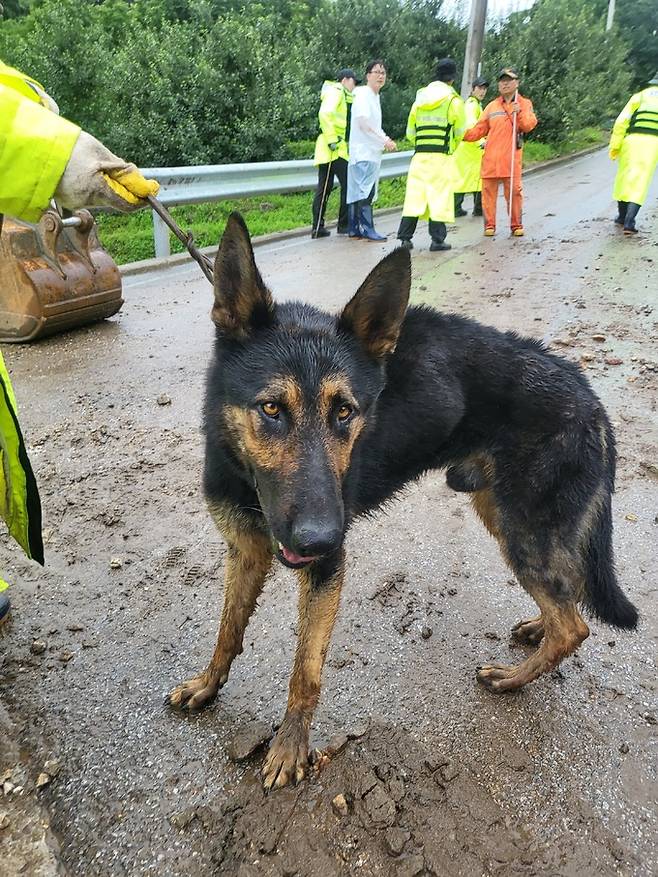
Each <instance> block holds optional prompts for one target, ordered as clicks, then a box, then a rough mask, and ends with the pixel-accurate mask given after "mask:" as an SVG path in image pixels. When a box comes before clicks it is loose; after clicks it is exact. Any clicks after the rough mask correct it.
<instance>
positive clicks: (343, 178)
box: [313, 158, 347, 232]
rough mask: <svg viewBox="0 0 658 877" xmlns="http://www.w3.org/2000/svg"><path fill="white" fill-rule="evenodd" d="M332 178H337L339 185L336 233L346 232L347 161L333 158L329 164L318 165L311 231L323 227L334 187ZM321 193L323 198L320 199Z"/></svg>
mask: <svg viewBox="0 0 658 877" xmlns="http://www.w3.org/2000/svg"><path fill="white" fill-rule="evenodd" d="M334 177H337V178H338V182H339V184H340V208H339V210H338V231H340V232H345V231H347V161H346V160H345V159H344V158H335V159H334V160H333V161H332V162H329V164H319V165H318V187H317V189H316V190H315V198H314V199H313V230H315V229H317V228H323V226H324V212H325V210H326V209H327V201H328V199H329V195H330V194H331V190H332V189H333V187H334ZM327 178H328V179H327ZM323 193H324V198H323V197H322V195H323Z"/></svg>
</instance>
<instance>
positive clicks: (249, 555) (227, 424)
mask: <svg viewBox="0 0 658 877" xmlns="http://www.w3.org/2000/svg"><path fill="white" fill-rule="evenodd" d="M214 270H215V301H214V306H213V309H212V319H213V322H214V323H215V326H216V341H215V350H214V357H213V360H212V363H211V366H210V369H209V373H208V380H207V390H206V402H205V435H206V460H205V476H204V482H205V492H206V496H207V500H208V503H209V507H210V510H211V513H212V515H213V517H214V520H215V521H216V523H217V526H218V527H219V529H220V531H221V533H222V535H223V537H224V539H225V540H226V543H227V546H228V552H227V557H226V581H225V586H224V607H223V611H222V617H221V622H220V626H219V634H218V639H217V645H216V647H215V652H214V654H213V656H212V659H211V661H210V664H209V665H208V667H207V669H206V670H204V671H203V672H202V673H201V674H200V675H198V676H196V677H195V678H193V679H190V680H189V681H187V682H184V683H182V684H181V685H179V686H178V687H177V688H175V689H174V691H173V692H172V693H171V695H170V698H169V699H170V702H171V704H172V705H174V706H176V707H180V708H184V709H190V710H194V709H199V708H200V707H202V706H204V705H205V704H207V703H208V702H209V701H210V700H212V698H213V697H214V696H215V695H216V694H217V691H218V689H219V688H221V686H222V685H223V684H224V683H225V682H226V680H227V678H228V674H229V670H230V669H231V664H232V663H233V659H234V658H235V656H236V655H238V654H240V652H241V651H242V640H243V636H244V632H245V628H246V626H247V622H248V621H249V617H250V615H251V614H252V612H253V611H254V608H255V606H256V601H257V599H258V597H259V595H260V593H261V591H262V589H263V583H264V582H265V579H266V576H267V574H268V572H269V570H270V568H271V566H272V562H273V558H277V559H278V560H279V561H280V562H281V563H283V564H284V565H285V566H287V567H290V568H292V569H295V570H296V571H297V577H298V580H299V592H300V596H299V636H298V642H297V652H296V655H295V662H294V667H293V671H292V675H291V678H290V688H289V697H288V707H287V710H286V714H285V717H284V719H283V722H282V724H281V726H280V728H279V730H278V733H277V734H276V737H275V738H274V740H273V742H272V745H271V747H270V750H269V754H268V756H267V759H266V761H265V765H264V768H263V778H264V785H265V787H266V788H267V789H270V788H274V787H278V786H283V785H285V784H286V783H288V782H290V781H298V780H299V779H301V778H302V777H303V776H304V773H305V770H306V767H307V758H308V734H309V726H310V723H311V719H312V716H313V711H314V709H315V707H316V704H317V702H318V698H319V695H320V678H321V675H322V667H323V664H324V660H325V656H326V653H327V648H328V646H329V640H330V637H331V631H332V628H333V625H334V621H335V618H336V612H337V610H338V603H339V598H340V592H341V587H342V584H343V577H344V574H345V553H344V547H343V543H344V539H345V534H346V532H347V529H348V527H349V526H350V524H351V523H352V521H353V520H354V519H355V518H357V517H358V516H359V515H363V514H365V513H367V512H372V511H373V510H374V509H377V507H378V506H380V505H381V504H382V503H383V502H385V501H386V500H389V499H390V498H391V497H392V496H394V495H395V494H396V492H398V491H400V489H401V488H403V487H404V485H405V484H407V483H408V482H409V481H412V480H414V479H417V478H418V477H419V476H421V475H422V474H423V473H424V472H427V471H428V470H430V469H443V468H445V469H446V470H447V483H448V485H449V486H450V487H451V488H452V489H453V490H457V491H463V492H465V493H468V494H469V495H470V498H471V501H472V503H473V506H474V508H475V511H476V512H477V514H478V515H479V516H480V518H481V519H482V521H483V522H484V524H485V526H486V527H487V529H488V530H489V532H490V533H491V534H492V535H493V536H494V537H495V538H496V539H497V540H498V543H499V545H500V549H501V551H502V553H503V556H504V558H505V560H506V561H507V563H508V564H509V566H510V567H511V569H512V570H513V572H514V574H515V575H516V577H517V578H518V580H519V582H520V583H521V585H522V586H523V587H524V588H525V590H526V591H527V592H528V593H529V594H530V595H531V596H532V597H533V598H534V600H535V601H536V603H537V605H538V607H539V612H540V614H539V615H538V616H537V617H536V618H533V619H531V620H528V621H521V622H520V623H519V624H517V625H516V626H515V627H514V628H513V634H514V636H515V637H516V638H517V639H518V640H520V641H522V642H526V643H529V644H535V645H537V649H536V650H535V651H534V653H532V654H531V656H530V657H529V658H527V660H525V661H523V662H521V663H520V664H518V665H517V666H504V665H500V664H486V665H483V666H480V667H478V668H477V678H478V679H479V681H480V682H482V683H483V684H484V685H486V686H487V687H488V688H490V689H491V690H492V691H497V692H502V691H511V690H514V689H518V688H520V687H521V686H523V685H525V684H526V683H528V682H531V681H532V680H533V679H536V678H537V677H538V676H540V675H541V674H542V673H546V672H548V671H550V670H552V669H553V668H554V667H556V666H557V664H558V663H559V662H560V661H561V660H562V659H563V658H564V657H566V656H567V655H569V654H571V653H572V652H573V651H574V650H575V649H576V648H577V647H578V646H579V645H580V644H581V643H582V642H583V640H584V639H585V638H586V637H587V635H588V633H589V630H588V628H587V625H586V624H585V622H584V621H583V618H582V617H581V614H580V611H579V606H581V605H584V606H585V607H586V609H588V610H589V611H590V612H592V613H593V614H594V615H596V616H597V617H598V618H600V619H601V620H602V621H605V622H608V623H609V624H612V625H615V626H617V627H623V628H634V627H635V626H636V623H637V612H636V610H635V607H634V606H633V605H632V604H631V603H630V602H629V601H628V599H627V598H626V597H625V596H624V594H623V593H622V591H621V590H620V589H619V587H618V585H617V582H616V578H615V570H614V562H613V553H612V544H611V536H612V520H611V508H610V504H611V494H612V491H613V484H614V475H615V441H614V436H613V432H612V428H611V425H610V422H609V420H608V418H607V416H606V413H605V411H604V409H603V406H602V405H601V403H600V402H599V400H598V399H597V397H596V396H595V395H594V393H593V392H592V390H591V388H590V386H589V384H588V382H587V380H586V379H585V377H584V376H583V374H581V372H580V370H579V369H578V368H577V366H575V365H573V364H572V363H569V362H567V361H566V360H564V359H561V358H560V357H559V356H555V355H554V354H552V353H550V352H549V351H548V350H546V348H545V347H544V346H543V345H542V344H541V343H540V342H539V341H535V340H533V339H528V338H521V337H519V336H518V335H516V334H515V333H513V332H504V333H503V332H498V331H497V330H495V329H492V328H490V327H487V326H482V325H480V324H479V323H476V322H474V321H473V320H469V319H465V318H463V317H460V316H456V315H454V314H442V313H438V312H437V311H434V310H432V309H430V308H428V307H411V308H407V303H408V299H409V288H410V280H411V267H410V258H409V253H408V252H407V251H406V250H403V249H398V250H395V251H393V252H392V253H390V254H389V255H388V256H386V257H385V258H384V259H383V260H382V261H381V262H380V263H379V264H378V265H377V266H376V267H375V268H374V269H373V270H372V271H371V272H370V274H369V276H368V277H367V278H366V280H365V282H364V283H363V284H362V285H361V287H360V288H359V290H358V292H357V293H356V295H354V297H353V298H352V299H351V301H350V302H349V303H348V304H347V305H346V306H345V308H344V309H343V311H342V313H341V314H339V315H337V316H336V315H331V314H328V313H325V312H324V311H321V310H318V309H317V308H315V307H312V306H310V305H306V304H300V303H294V302H293V303H286V304H282V305H277V304H275V303H274V301H273V299H272V296H271V294H270V292H269V290H268V289H267V287H266V286H265V284H264V283H263V281H262V279H261V276H260V273H259V271H258V268H257V267H256V263H255V261H254V255H253V250H252V246H251V241H250V238H249V233H248V231H247V228H246V226H245V224H244V222H243V221H242V218H241V217H240V216H239V215H237V214H232V215H231V217H230V218H229V221H228V224H227V227H226V230H225V233H224V236H223V238H222V243H221V248H220V251H219V253H218V255H217V259H216V261H215V269H214Z"/></svg>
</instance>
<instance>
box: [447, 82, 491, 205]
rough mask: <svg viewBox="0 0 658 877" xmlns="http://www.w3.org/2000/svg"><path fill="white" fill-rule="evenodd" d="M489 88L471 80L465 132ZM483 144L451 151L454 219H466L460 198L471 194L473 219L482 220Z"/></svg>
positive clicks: (466, 103)
mask: <svg viewBox="0 0 658 877" xmlns="http://www.w3.org/2000/svg"><path fill="white" fill-rule="evenodd" d="M488 88H489V80H488V79H485V78H484V76H478V77H477V79H474V80H473V85H472V87H471V94H470V96H469V97H467V98H466V100H465V101H464V112H465V114H466V123H465V127H466V130H468V129H469V128H472V127H473V125H475V123H476V122H477V120H478V119H479V118H480V116H481V115H482V101H483V100H484V96H485V94H486V93H487V89H488ZM484 144H485V141H484V139H483V140H480V141H479V142H478V143H466V142H465V141H463V140H462V142H461V143H460V144H459V146H458V147H457V149H456V150H455V170H456V172H457V178H456V179H457V181H456V183H455V216H466V211H465V210H464V209H463V208H462V204H463V203H464V195H467V194H469V193H470V192H472V193H473V216H482V179H481V177H480V168H481V165H482V150H483V149H484Z"/></svg>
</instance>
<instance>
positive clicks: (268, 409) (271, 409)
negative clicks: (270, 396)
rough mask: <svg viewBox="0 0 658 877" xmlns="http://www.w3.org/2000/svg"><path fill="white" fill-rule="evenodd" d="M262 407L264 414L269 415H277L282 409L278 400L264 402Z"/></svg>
mask: <svg viewBox="0 0 658 877" xmlns="http://www.w3.org/2000/svg"><path fill="white" fill-rule="evenodd" d="M260 408H261V411H262V412H263V414H266V415H267V416H268V417H276V416H277V415H278V414H279V412H280V411H281V409H280V408H279V406H278V405H277V404H276V402H263V404H262V405H261V406H260Z"/></svg>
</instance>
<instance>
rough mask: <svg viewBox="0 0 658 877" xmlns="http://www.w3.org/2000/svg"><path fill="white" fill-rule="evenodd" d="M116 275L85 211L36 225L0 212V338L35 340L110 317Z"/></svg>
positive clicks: (49, 216) (51, 214)
mask: <svg viewBox="0 0 658 877" xmlns="http://www.w3.org/2000/svg"><path fill="white" fill-rule="evenodd" d="M122 304H123V298H122V296H121V275H120V274H119V269H118V268H117V266H116V265H115V263H114V261H113V260H112V258H111V257H110V255H109V254H108V253H107V252H106V251H105V250H104V249H103V247H102V246H101V245H100V242H99V240H98V235H97V233H96V226H95V224H94V219H93V216H92V215H91V213H90V212H89V211H88V210H78V211H76V213H74V214H73V216H71V217H69V218H68V219H63V218H62V217H61V216H60V215H59V214H58V213H56V212H55V211H54V210H48V211H47V212H46V213H45V214H44V215H43V217H42V218H41V221H40V222H39V224H38V225H32V224H30V223H28V222H22V221H20V220H17V219H12V218H10V217H5V218H4V221H3V222H2V233H1V234H0V341H2V342H5V341H16V342H23V341H34V340H35V339H37V338H42V337H44V336H45V335H53V334H55V333H57V332H65V331H66V330H67V329H72V328H74V327H76V326H83V325H85V324H86V323H92V322H95V321H97V320H103V319H105V318H106V317H111V316H112V314H116V312H117V311H118V310H119V309H120V307H121V305H122Z"/></svg>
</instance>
